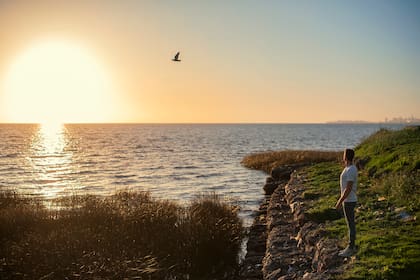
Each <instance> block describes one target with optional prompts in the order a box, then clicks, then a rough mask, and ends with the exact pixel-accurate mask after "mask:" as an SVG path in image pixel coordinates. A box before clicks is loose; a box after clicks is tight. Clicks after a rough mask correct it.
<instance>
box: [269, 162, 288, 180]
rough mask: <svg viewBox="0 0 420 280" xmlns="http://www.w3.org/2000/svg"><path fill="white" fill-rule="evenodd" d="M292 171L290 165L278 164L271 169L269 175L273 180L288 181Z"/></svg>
mask: <svg viewBox="0 0 420 280" xmlns="http://www.w3.org/2000/svg"><path fill="white" fill-rule="evenodd" d="M292 172H293V168H292V167H290V166H279V167H275V168H273V169H272V170H271V177H272V178H273V179H274V180H275V181H280V180H281V181H288V180H289V179H290V174H291V173H292Z"/></svg>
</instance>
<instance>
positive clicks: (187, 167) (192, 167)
mask: <svg viewBox="0 0 420 280" xmlns="http://www.w3.org/2000/svg"><path fill="white" fill-rule="evenodd" d="M198 168H199V167H198V166H195V165H185V166H175V167H174V169H198Z"/></svg>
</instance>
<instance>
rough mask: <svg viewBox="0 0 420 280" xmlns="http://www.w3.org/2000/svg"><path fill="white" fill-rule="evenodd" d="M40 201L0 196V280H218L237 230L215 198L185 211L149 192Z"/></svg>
mask: <svg viewBox="0 0 420 280" xmlns="http://www.w3.org/2000/svg"><path fill="white" fill-rule="evenodd" d="M50 206H51V207H50V208H47V207H45V204H43V203H42V201H40V200H38V199H36V198H30V197H27V196H23V195H20V194H17V193H16V192H1V193H0V239H1V241H2V242H1V247H0V249H1V250H0V260H1V261H2V263H1V264H0V278H1V279H15V278H28V279H38V278H41V277H44V278H43V279H65V278H85V279H92V278H105V279H123V278H135V279H188V278H189V279H207V278H209V277H213V278H214V277H216V278H218V279H223V277H229V275H233V274H234V273H235V269H236V266H237V265H238V259H237V255H238V252H239V250H240V245H241V240H242V237H243V228H242V224H241V221H240V219H239V218H238V215H237V211H236V209H237V208H236V207H234V206H232V205H230V204H229V203H227V202H226V201H223V200H222V199H221V198H220V197H218V196H216V195H208V196H200V197H197V199H195V200H194V201H193V202H191V203H190V204H189V205H187V206H181V205H179V204H176V203H174V202H170V201H165V200H157V199H153V198H152V197H151V196H150V194H149V193H143V192H120V193H116V194H114V195H112V196H108V197H99V196H92V195H80V196H79V195H78V196H71V197H65V198H60V199H56V200H54V201H52V203H51V205H50Z"/></svg>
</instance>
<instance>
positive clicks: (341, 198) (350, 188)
mask: <svg viewBox="0 0 420 280" xmlns="http://www.w3.org/2000/svg"><path fill="white" fill-rule="evenodd" d="M352 188H353V182H352V181H348V182H347V186H346V189H345V190H344V193H343V195H342V196H341V197H340V199H339V200H338V201H337V203H336V204H335V209H337V210H339V209H340V208H341V205H342V204H343V201H344V200H345V199H346V198H347V197H348V196H349V194H350V192H351V190H352Z"/></svg>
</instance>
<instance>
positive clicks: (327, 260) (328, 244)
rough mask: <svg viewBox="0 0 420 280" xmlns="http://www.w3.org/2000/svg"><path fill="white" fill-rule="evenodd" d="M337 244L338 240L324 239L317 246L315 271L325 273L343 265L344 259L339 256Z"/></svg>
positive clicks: (314, 260) (313, 262) (313, 263)
mask: <svg viewBox="0 0 420 280" xmlns="http://www.w3.org/2000/svg"><path fill="white" fill-rule="evenodd" d="M337 243H338V241H337V240H334V239H327V238H323V239H321V240H320V241H319V242H318V243H317V244H316V251H315V255H314V259H313V261H312V268H313V269H314V270H316V271H317V272H324V271H326V270H327V269H331V268H334V267H337V266H339V265H340V264H342V263H343V260H342V258H339V257H338V256H337V255H338V252H339V248H338V246H337Z"/></svg>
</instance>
